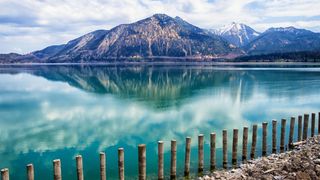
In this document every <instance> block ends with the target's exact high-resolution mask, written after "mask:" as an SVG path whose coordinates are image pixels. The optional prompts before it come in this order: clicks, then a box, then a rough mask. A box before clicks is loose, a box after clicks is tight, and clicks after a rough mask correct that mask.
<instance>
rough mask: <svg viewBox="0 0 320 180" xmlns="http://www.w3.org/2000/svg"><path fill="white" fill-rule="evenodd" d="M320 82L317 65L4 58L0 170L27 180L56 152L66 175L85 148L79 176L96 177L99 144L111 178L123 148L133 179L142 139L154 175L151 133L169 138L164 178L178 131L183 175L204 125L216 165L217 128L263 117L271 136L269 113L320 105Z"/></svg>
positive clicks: (45, 175)
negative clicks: (57, 62) (43, 62)
mask: <svg viewBox="0 0 320 180" xmlns="http://www.w3.org/2000/svg"><path fill="white" fill-rule="evenodd" d="M319 90H320V68H319V67H309V68H305V67H295V68H287V67H271V68H270V67H245V66H243V67H224V66H219V67H215V66H159V65H158V66H155V65H145V66H0V127H1V129H0V144H1V146H0V168H4V167H8V168H9V169H10V174H11V178H12V179H26V175H25V174H26V173H25V169H26V168H25V166H26V164H28V163H33V164H34V166H35V176H36V178H37V179H52V178H53V169H52V160H53V159H56V158H60V159H61V161H62V175H63V179H76V170H75V159H74V158H75V156H76V155H78V154H81V155H82V156H83V161H84V162H83V163H84V171H85V172H84V173H85V174H84V176H85V178H87V179H99V152H100V151H105V152H106V154H107V176H108V177H109V179H117V178H118V171H117V149H118V148H119V147H123V148H124V150H125V174H126V177H127V179H137V165H138V162H137V154H138V152H137V145H138V144H140V143H145V144H146V145H147V173H148V177H149V179H153V178H154V177H156V172H157V165H156V164H157V141H158V140H164V141H165V172H166V176H168V175H169V166H170V162H169V161H170V140H171V139H176V140H177V142H178V159H177V165H178V174H179V175H181V174H182V173H183V162H184V142H185V137H187V136H190V137H192V153H191V167H192V172H196V170H197V148H196V147H197V135H198V134H200V133H203V134H204V135H205V143H206V145H205V158H206V159H205V169H206V170H209V144H208V142H209V134H210V132H216V133H217V163H218V166H219V167H221V164H222V162H221V159H222V156H221V151H222V150H221V148H222V143H221V141H222V140H221V137H222V129H227V130H228V135H229V138H231V136H232V129H233V128H239V129H240V134H239V137H242V127H243V126H249V127H251V126H252V124H254V123H258V124H259V128H260V129H261V123H262V122H263V121H267V122H269V126H268V127H269V134H271V123H270V122H271V120H272V119H278V120H279V119H281V118H287V119H288V118H289V117H291V116H297V115H299V114H303V113H305V112H318V111H319V110H320V91H319ZM287 124H288V123H287ZM249 133H251V128H250V131H249ZM260 134H261V133H260V131H259V137H258V138H260ZM250 137H251V134H250ZM240 139H241V138H240ZM270 140H271V138H270V137H269V143H268V148H269V149H268V151H269V153H270V150H271V148H270V147H271V141H270ZM250 141H251V138H249V144H250ZM229 142H231V139H230V140H229ZM260 147H261V144H260V143H258V152H257V154H258V155H260V154H261V151H260V149H261V148H260ZM238 149H239V150H241V143H240V142H239V148H238ZM229 151H231V143H229ZM239 152H240V153H241V151H239ZM240 153H239V154H240ZM229 157H230V156H229ZM240 158H241V157H240V155H239V159H240Z"/></svg>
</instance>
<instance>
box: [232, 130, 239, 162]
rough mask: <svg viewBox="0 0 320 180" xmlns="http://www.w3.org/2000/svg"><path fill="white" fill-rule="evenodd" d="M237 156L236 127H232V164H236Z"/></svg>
mask: <svg viewBox="0 0 320 180" xmlns="http://www.w3.org/2000/svg"><path fill="white" fill-rule="evenodd" d="M237 158H238V129H233V140H232V165H233V167H236V166H237Z"/></svg>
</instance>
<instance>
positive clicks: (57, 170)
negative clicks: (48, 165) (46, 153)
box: [53, 159, 62, 180]
mask: <svg viewBox="0 0 320 180" xmlns="http://www.w3.org/2000/svg"><path fill="white" fill-rule="evenodd" d="M53 179H54V180H62V176H61V162H60V159H56V160H53Z"/></svg>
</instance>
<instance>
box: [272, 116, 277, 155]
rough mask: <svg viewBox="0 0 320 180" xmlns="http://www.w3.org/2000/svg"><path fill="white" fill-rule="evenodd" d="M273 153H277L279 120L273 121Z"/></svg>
mask: <svg viewBox="0 0 320 180" xmlns="http://www.w3.org/2000/svg"><path fill="white" fill-rule="evenodd" d="M272 153H277V120H275V119H274V120H272Z"/></svg>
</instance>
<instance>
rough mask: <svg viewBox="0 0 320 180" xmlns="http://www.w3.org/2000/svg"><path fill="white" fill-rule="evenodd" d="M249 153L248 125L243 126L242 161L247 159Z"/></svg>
mask: <svg viewBox="0 0 320 180" xmlns="http://www.w3.org/2000/svg"><path fill="white" fill-rule="evenodd" d="M247 154H248V127H244V128H243V136H242V161H243V162H246V161H247Z"/></svg>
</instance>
